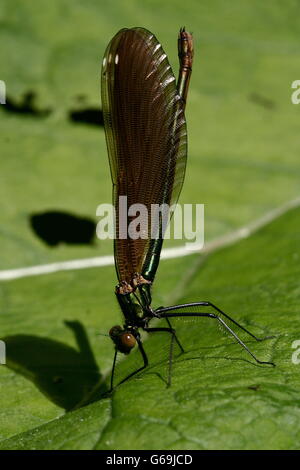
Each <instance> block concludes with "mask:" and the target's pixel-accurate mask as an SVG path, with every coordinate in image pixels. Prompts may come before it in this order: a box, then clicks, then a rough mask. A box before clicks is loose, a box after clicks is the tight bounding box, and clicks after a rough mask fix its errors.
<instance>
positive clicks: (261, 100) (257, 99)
mask: <svg viewBox="0 0 300 470" xmlns="http://www.w3.org/2000/svg"><path fill="white" fill-rule="evenodd" d="M249 100H250V101H252V102H253V103H256V104H258V105H260V106H262V107H263V108H266V109H275V108H276V104H275V102H274V101H273V100H270V99H269V98H266V97H265V96H261V95H259V94H258V93H251V94H250V95H249Z"/></svg>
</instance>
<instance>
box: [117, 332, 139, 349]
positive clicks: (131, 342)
mask: <svg viewBox="0 0 300 470" xmlns="http://www.w3.org/2000/svg"><path fill="white" fill-rule="evenodd" d="M120 340H121V343H122V345H123V346H124V347H125V348H126V349H129V350H130V349H132V348H134V346H135V345H136V339H135V337H134V336H133V335H132V334H131V333H123V334H122V335H121V336H120Z"/></svg>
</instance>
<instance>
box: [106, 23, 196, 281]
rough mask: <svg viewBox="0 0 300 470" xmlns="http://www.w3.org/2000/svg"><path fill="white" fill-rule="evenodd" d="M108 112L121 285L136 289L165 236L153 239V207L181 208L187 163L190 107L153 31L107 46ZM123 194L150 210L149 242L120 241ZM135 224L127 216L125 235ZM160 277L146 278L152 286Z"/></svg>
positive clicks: (128, 32)
mask: <svg viewBox="0 0 300 470" xmlns="http://www.w3.org/2000/svg"><path fill="white" fill-rule="evenodd" d="M102 108H103V117H104V125H105V133H106V142H107V148H108V155H109V162H110V169H111V177H112V182H113V201H114V206H115V209H116V227H115V229H116V236H115V242H114V251H115V264H116V270H117V275H118V278H119V282H122V281H126V282H128V283H130V282H131V280H132V278H133V275H134V274H135V273H139V274H145V272H147V269H148V267H149V266H148V265H149V262H150V258H151V250H153V239H155V238H156V239H159V238H161V237H162V235H163V234H162V233H161V231H160V230H159V227H158V228H157V230H156V233H153V227H152V233H151V215H150V214H151V205H152V204H158V205H161V204H168V205H169V206H171V205H172V204H175V203H176V202H177V199H178V197H179V194H180V191H181V188H182V184H183V180H184V174H185V166H186V157H187V132H186V122H185V116H184V102H183V100H182V98H181V97H180V96H179V94H178V90H177V88H176V80H175V77H174V74H173V72H172V69H171V66H170V64H169V61H168V58H167V56H166V54H165V52H164V50H163V48H162V46H161V44H160V43H159V42H158V40H157V39H156V38H155V36H154V35H153V34H152V33H150V32H149V31H147V30H145V29H143V28H132V29H122V30H121V31H119V32H118V33H117V34H116V35H115V36H114V38H113V39H112V40H111V42H110V43H109V45H108V47H107V50H106V52H105V55H104V59H103V66H102ZM120 196H127V206H128V208H129V207H130V206H131V205H132V204H136V203H138V204H143V205H144V206H145V207H146V209H147V213H148V217H147V218H146V219H145V220H143V219H140V220H142V223H144V225H143V226H144V227H147V228H148V232H147V235H146V237H145V234H144V235H143V237H145V238H138V239H131V238H129V237H128V238H126V239H122V238H120V237H119V235H120V231H121V232H122V231H123V232H124V226H123V227H121V224H122V223H123V222H122V221H121V219H120V217H119V201H120V199H119V197H120ZM123 215H124V214H122V216H123ZM122 219H123V217H122ZM130 221H131V219H130V217H129V218H128V217H126V222H125V231H126V232H127V228H128V225H129V223H130ZM153 235H154V236H153ZM151 237H152V239H151ZM154 275H155V271H153V272H152V273H150V274H148V280H150V281H153V277H154Z"/></svg>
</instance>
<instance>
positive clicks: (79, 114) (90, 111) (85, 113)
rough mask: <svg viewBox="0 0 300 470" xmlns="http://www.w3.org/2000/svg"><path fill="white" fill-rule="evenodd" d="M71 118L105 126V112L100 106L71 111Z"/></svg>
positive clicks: (74, 120) (73, 120) (84, 122)
mask: <svg viewBox="0 0 300 470" xmlns="http://www.w3.org/2000/svg"><path fill="white" fill-rule="evenodd" d="M69 119H70V120H71V121H72V122H79V123H82V124H91V125H94V126H103V114H102V111H101V110H100V109H99V108H86V109H81V110H73V111H70V113H69Z"/></svg>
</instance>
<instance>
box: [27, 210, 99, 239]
mask: <svg viewBox="0 0 300 470" xmlns="http://www.w3.org/2000/svg"><path fill="white" fill-rule="evenodd" d="M30 225H31V228H32V230H33V231H34V232H35V234H36V235H37V236H38V237H39V238H40V239H42V240H43V241H44V242H45V243H47V245H49V246H56V245H58V244H59V243H67V244H93V241H94V237H95V232H96V223H95V222H94V221H93V220H91V219H89V218H86V217H79V216H77V215H73V214H70V213H67V212H62V211H48V212H43V213H39V214H32V215H31V216H30Z"/></svg>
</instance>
